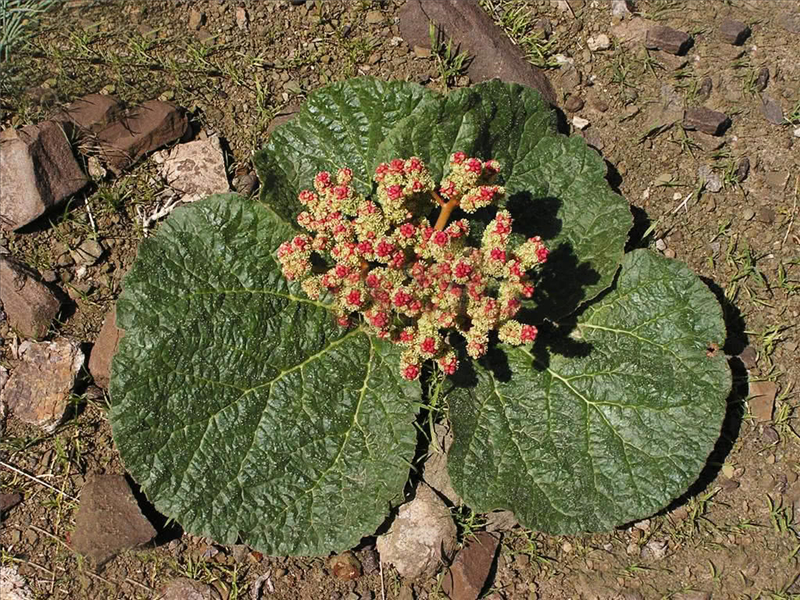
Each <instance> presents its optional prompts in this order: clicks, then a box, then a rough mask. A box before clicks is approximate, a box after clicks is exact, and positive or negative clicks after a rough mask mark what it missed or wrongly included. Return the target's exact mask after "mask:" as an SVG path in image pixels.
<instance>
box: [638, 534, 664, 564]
mask: <svg viewBox="0 0 800 600" xmlns="http://www.w3.org/2000/svg"><path fill="white" fill-rule="evenodd" d="M668 550H669V544H668V543H667V541H666V540H657V539H651V540H650V541H649V542H647V543H646V544H645V545H644V548H642V552H641V555H642V558H647V559H650V560H661V559H663V558H664V557H666V556H667V551H668Z"/></svg>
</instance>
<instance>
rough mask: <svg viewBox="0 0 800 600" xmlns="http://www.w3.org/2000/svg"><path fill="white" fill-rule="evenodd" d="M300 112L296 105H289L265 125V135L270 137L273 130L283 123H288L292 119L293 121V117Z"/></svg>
mask: <svg viewBox="0 0 800 600" xmlns="http://www.w3.org/2000/svg"><path fill="white" fill-rule="evenodd" d="M298 112H300V106H299V105H297V104H290V105H289V106H287V107H286V108H284V109H283V110H281V111H280V112H279V113H277V114H276V115H275V118H273V119H272V121H270V122H269V125H267V135H270V134H271V133H272V132H273V131H275V129H277V128H278V127H280V126H281V125H283V124H284V123H288V122H289V121H291V120H292V119H294V117H295V115H296V114H297V113H298Z"/></svg>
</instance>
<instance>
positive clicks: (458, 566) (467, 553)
mask: <svg viewBox="0 0 800 600" xmlns="http://www.w3.org/2000/svg"><path fill="white" fill-rule="evenodd" d="M498 546H499V540H498V538H496V537H495V536H493V535H492V534H491V533H487V532H485V531H481V532H479V533H478V534H477V535H476V536H475V537H474V538H472V539H471V540H470V541H469V542H467V545H466V546H464V548H463V549H462V550H461V552H459V553H458V554H457V555H456V559H455V560H454V561H453V564H452V565H451V567H450V569H449V571H448V572H447V573H446V574H445V576H444V578H443V579H442V589H443V590H444V592H445V593H446V594H447V595H448V596H450V598H451V600H477V598H478V596H479V595H480V593H481V591H482V590H483V588H484V587H485V586H486V579H487V578H488V577H489V572H490V571H491V569H492V564H493V563H494V557H495V555H496V554H497V548H498Z"/></svg>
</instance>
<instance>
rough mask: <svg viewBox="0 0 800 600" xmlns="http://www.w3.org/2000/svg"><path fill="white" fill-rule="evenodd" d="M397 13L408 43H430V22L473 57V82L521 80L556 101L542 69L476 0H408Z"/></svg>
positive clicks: (424, 44) (402, 32) (471, 66)
mask: <svg viewBox="0 0 800 600" xmlns="http://www.w3.org/2000/svg"><path fill="white" fill-rule="evenodd" d="M398 16H399V18H400V22H399V26H400V35H401V36H402V37H403V39H404V40H405V41H406V43H407V44H408V45H409V46H411V47H413V46H426V47H429V46H430V34H429V24H430V22H431V21H433V23H434V24H435V26H436V28H437V31H438V33H439V34H440V35H441V37H442V38H443V39H445V40H447V39H450V38H452V39H453V40H454V42H455V43H456V44H459V46H460V48H461V51H462V52H467V53H468V54H470V55H471V56H473V60H472V62H471V63H470V65H469V67H468V70H467V73H468V75H469V77H470V79H471V80H472V81H474V82H476V83H479V82H482V81H488V80H490V79H494V78H499V79H502V80H503V81H513V82H516V83H521V84H523V85H527V86H528V87H531V88H533V89H535V90H537V91H539V93H541V94H542V96H543V97H544V99H545V100H546V101H547V102H549V103H550V104H553V105H555V104H556V94H555V91H554V90H553V86H552V85H551V84H550V82H549V81H548V79H547V76H546V75H545V74H544V72H542V71H541V70H539V69H537V68H535V67H533V66H532V65H531V64H530V63H529V62H528V61H527V59H526V58H525V56H524V54H523V52H522V50H521V49H520V48H519V47H518V46H515V45H514V44H513V43H512V42H511V40H509V39H508V36H507V35H506V34H505V33H504V32H503V31H502V30H501V29H500V28H499V27H497V26H496V25H495V24H494V21H492V18H491V17H490V16H489V14H488V13H487V12H486V11H484V10H483V9H482V8H481V7H480V5H479V3H478V2H477V0H437V1H436V2H428V1H424V0H409V1H408V2H406V3H405V5H403V7H402V8H401V9H400V10H399V11H398ZM367 22H369V14H368V15H367Z"/></svg>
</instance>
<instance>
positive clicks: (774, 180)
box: [766, 171, 790, 192]
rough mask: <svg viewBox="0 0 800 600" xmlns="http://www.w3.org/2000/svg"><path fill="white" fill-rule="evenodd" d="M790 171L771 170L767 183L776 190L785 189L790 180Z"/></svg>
mask: <svg viewBox="0 0 800 600" xmlns="http://www.w3.org/2000/svg"><path fill="white" fill-rule="evenodd" d="M789 175H790V173H789V171H770V172H769V173H767V176H766V180H767V185H768V186H769V187H771V188H772V189H773V190H776V191H779V192H780V191H783V189H784V188H785V187H786V184H787V183H788V182H789Z"/></svg>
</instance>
